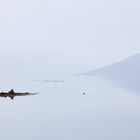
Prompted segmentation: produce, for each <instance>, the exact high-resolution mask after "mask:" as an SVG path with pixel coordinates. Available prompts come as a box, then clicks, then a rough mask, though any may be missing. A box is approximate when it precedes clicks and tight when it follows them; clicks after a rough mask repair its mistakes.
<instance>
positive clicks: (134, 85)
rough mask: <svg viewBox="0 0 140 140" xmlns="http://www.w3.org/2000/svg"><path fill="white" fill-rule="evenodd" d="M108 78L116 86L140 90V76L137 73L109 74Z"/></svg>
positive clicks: (133, 90) (135, 90) (134, 90)
mask: <svg viewBox="0 0 140 140" xmlns="http://www.w3.org/2000/svg"><path fill="white" fill-rule="evenodd" d="M108 80H110V82H111V83H113V84H114V85H116V86H119V87H121V88H124V89H126V90H129V91H132V92H140V76H137V75H121V76H120V75H119V76H109V77H108Z"/></svg>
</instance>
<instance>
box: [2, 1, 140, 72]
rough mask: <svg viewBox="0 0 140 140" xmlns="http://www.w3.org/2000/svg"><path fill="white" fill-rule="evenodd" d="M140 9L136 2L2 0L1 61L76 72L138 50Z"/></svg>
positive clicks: (111, 61)
mask: <svg viewBox="0 0 140 140" xmlns="http://www.w3.org/2000/svg"><path fill="white" fill-rule="evenodd" d="M139 7H140V2H139V1H138V0H133V1H130V0H114V1H112V0H106V1H104V0H70V1H65V0H59V1H58V0H48V1H46V0H20V1H18V0H1V1H0V38H1V39H0V55H1V57H0V58H1V60H0V62H1V65H2V66H3V67H5V65H8V66H9V65H11V66H14V67H18V66H19V67H20V68H21V65H22V66H23V67H29V68H30V69H32V68H37V67H38V66H39V67H40V69H45V71H46V73H47V70H48V71H50V72H51V71H52V70H53V69H54V71H53V72H55V71H56V70H58V71H63V72H68V71H69V72H68V73H76V72H82V71H88V70H92V69H94V68H97V67H100V66H103V65H106V64H109V63H113V62H115V61H118V60H120V59H123V58H125V57H127V56H130V55H133V54H135V53H138V52H140V41H139V33H140V26H139V25H140V20H139V16H140V9H139ZM15 65H16V66H15ZM8 66H7V67H8Z"/></svg>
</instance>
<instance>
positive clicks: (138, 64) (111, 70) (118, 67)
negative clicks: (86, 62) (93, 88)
mask: <svg viewBox="0 0 140 140" xmlns="http://www.w3.org/2000/svg"><path fill="white" fill-rule="evenodd" d="M84 75H140V54H137V55H134V56H131V57H129V58H127V59H125V60H123V61H120V62H117V63H114V64H111V65H109V66H106V67H104V68H100V69H97V70H93V71H90V72H87V73H85V74H84Z"/></svg>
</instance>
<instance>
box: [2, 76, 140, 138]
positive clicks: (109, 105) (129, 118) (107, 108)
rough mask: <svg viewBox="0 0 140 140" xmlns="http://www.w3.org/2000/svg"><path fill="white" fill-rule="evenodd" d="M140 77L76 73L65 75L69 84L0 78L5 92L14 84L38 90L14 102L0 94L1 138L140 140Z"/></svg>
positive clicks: (22, 89)
mask: <svg viewBox="0 0 140 140" xmlns="http://www.w3.org/2000/svg"><path fill="white" fill-rule="evenodd" d="M46 80H47V79H46ZM132 81H133V82H132ZM139 81H140V80H139V78H138V77H133V78H132V77H125V78H124V77H123V78H122V77H121V78H119V79H115V80H112V79H106V78H101V77H93V76H91V77H88V76H87V77H86V76H83V77H80V76H75V77H67V78H65V82H50V83H49V82H34V81H30V80H29V81H26V80H23V81H20V80H17V81H14V82H13V81H8V82H5V83H3V82H1V83H0V84H1V86H2V87H3V89H2V90H10V88H11V86H12V88H14V87H15V88H14V89H15V90H16V91H21V92H22V91H25V90H27V89H28V91H29V92H39V93H40V94H38V95H36V96H28V97H16V98H15V99H14V100H13V101H12V100H10V98H6V99H5V98H0V102H1V103H0V104H1V105H0V112H1V113H0V119H1V123H0V137H1V139H2V140H31V139H32V140H47V139H48V140H139V139H140V133H139V130H140V96H139V91H140V90H139V84H138V83H139ZM132 83H133V84H132ZM83 92H85V93H86V94H85V95H83V94H82V93H83Z"/></svg>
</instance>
